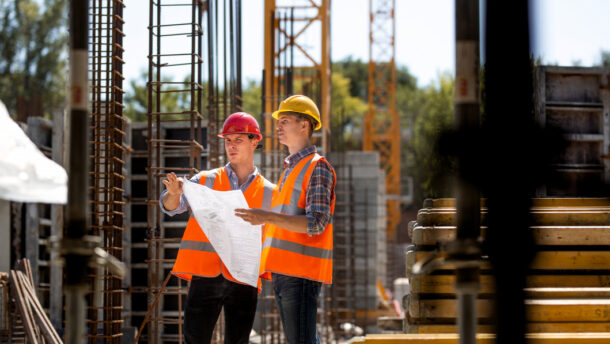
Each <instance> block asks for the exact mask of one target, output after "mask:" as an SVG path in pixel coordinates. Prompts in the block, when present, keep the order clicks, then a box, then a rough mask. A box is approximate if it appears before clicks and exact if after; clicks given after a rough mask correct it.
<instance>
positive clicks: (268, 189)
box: [261, 178, 275, 210]
mask: <svg viewBox="0 0 610 344" xmlns="http://www.w3.org/2000/svg"><path fill="white" fill-rule="evenodd" d="M263 185H264V188H265V189H264V190H263V204H262V206H261V209H263V210H270V209H271V201H272V200H273V189H274V188H275V185H274V184H273V183H271V182H270V181H268V180H267V179H265V178H263Z"/></svg>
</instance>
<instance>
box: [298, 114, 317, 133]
mask: <svg viewBox="0 0 610 344" xmlns="http://www.w3.org/2000/svg"><path fill="white" fill-rule="evenodd" d="M294 114H295V115H296V116H297V122H303V121H307V122H308V123H309V137H310V138H311V135H313V131H314V129H315V127H316V125H315V123H314V122H313V120H312V118H311V117H309V116H307V115H305V114H302V113H298V112H294Z"/></svg>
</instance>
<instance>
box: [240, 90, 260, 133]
mask: <svg viewBox="0 0 610 344" xmlns="http://www.w3.org/2000/svg"><path fill="white" fill-rule="evenodd" d="M261 90H262V88H261V85H260V82H257V81H255V80H248V85H247V86H246V87H245V88H244V89H242V100H243V101H242V107H243V108H244V111H245V112H247V113H249V114H251V115H252V116H254V117H255V118H256V120H257V121H258V122H259V124H260V121H261V118H260V117H261V116H260V114H261V111H262V99H261Z"/></svg>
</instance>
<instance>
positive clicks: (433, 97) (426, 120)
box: [401, 74, 455, 207]
mask: <svg viewBox="0 0 610 344" xmlns="http://www.w3.org/2000/svg"><path fill="white" fill-rule="evenodd" d="M453 90H454V82H453V77H452V76H451V75H449V74H443V75H440V76H439V79H438V81H437V82H436V83H435V84H431V85H429V86H427V87H425V88H420V89H417V90H415V93H414V94H413V95H412V96H411V97H409V99H410V100H411V101H412V103H411V104H410V105H409V108H410V109H411V111H412V112H411V116H412V117H411V121H410V123H409V125H410V132H411V135H410V136H411V137H410V138H409V139H408V140H406V142H405V144H404V145H403V150H402V154H401V155H402V159H403V161H404V164H403V170H402V173H406V174H407V175H409V176H411V177H412V178H413V186H414V190H413V202H414V206H416V207H419V206H421V204H422V201H423V199H424V198H429V197H448V196H450V195H451V194H452V187H451V182H450V176H451V174H452V172H453V170H454V169H455V166H454V162H453V161H452V160H451V158H450V157H447V156H443V155H441V154H439V152H438V146H437V142H438V139H439V137H440V135H441V134H442V133H444V132H446V131H448V130H449V129H451V128H452V126H453Z"/></svg>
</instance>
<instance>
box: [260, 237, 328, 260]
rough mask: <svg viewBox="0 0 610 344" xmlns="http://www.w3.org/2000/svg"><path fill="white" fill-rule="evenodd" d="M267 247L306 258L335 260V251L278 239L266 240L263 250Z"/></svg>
mask: <svg viewBox="0 0 610 344" xmlns="http://www.w3.org/2000/svg"><path fill="white" fill-rule="evenodd" d="M267 247H273V248H278V249H280V250H285V251H290V252H294V253H298V254H302V255H304V256H309V257H313V258H320V259H332V258H333V250H327V249H325V248H318V247H311V246H305V245H301V244H299V243H296V242H293V241H288V240H282V239H278V238H265V242H264V243H263V250H264V249H265V248H267Z"/></svg>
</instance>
